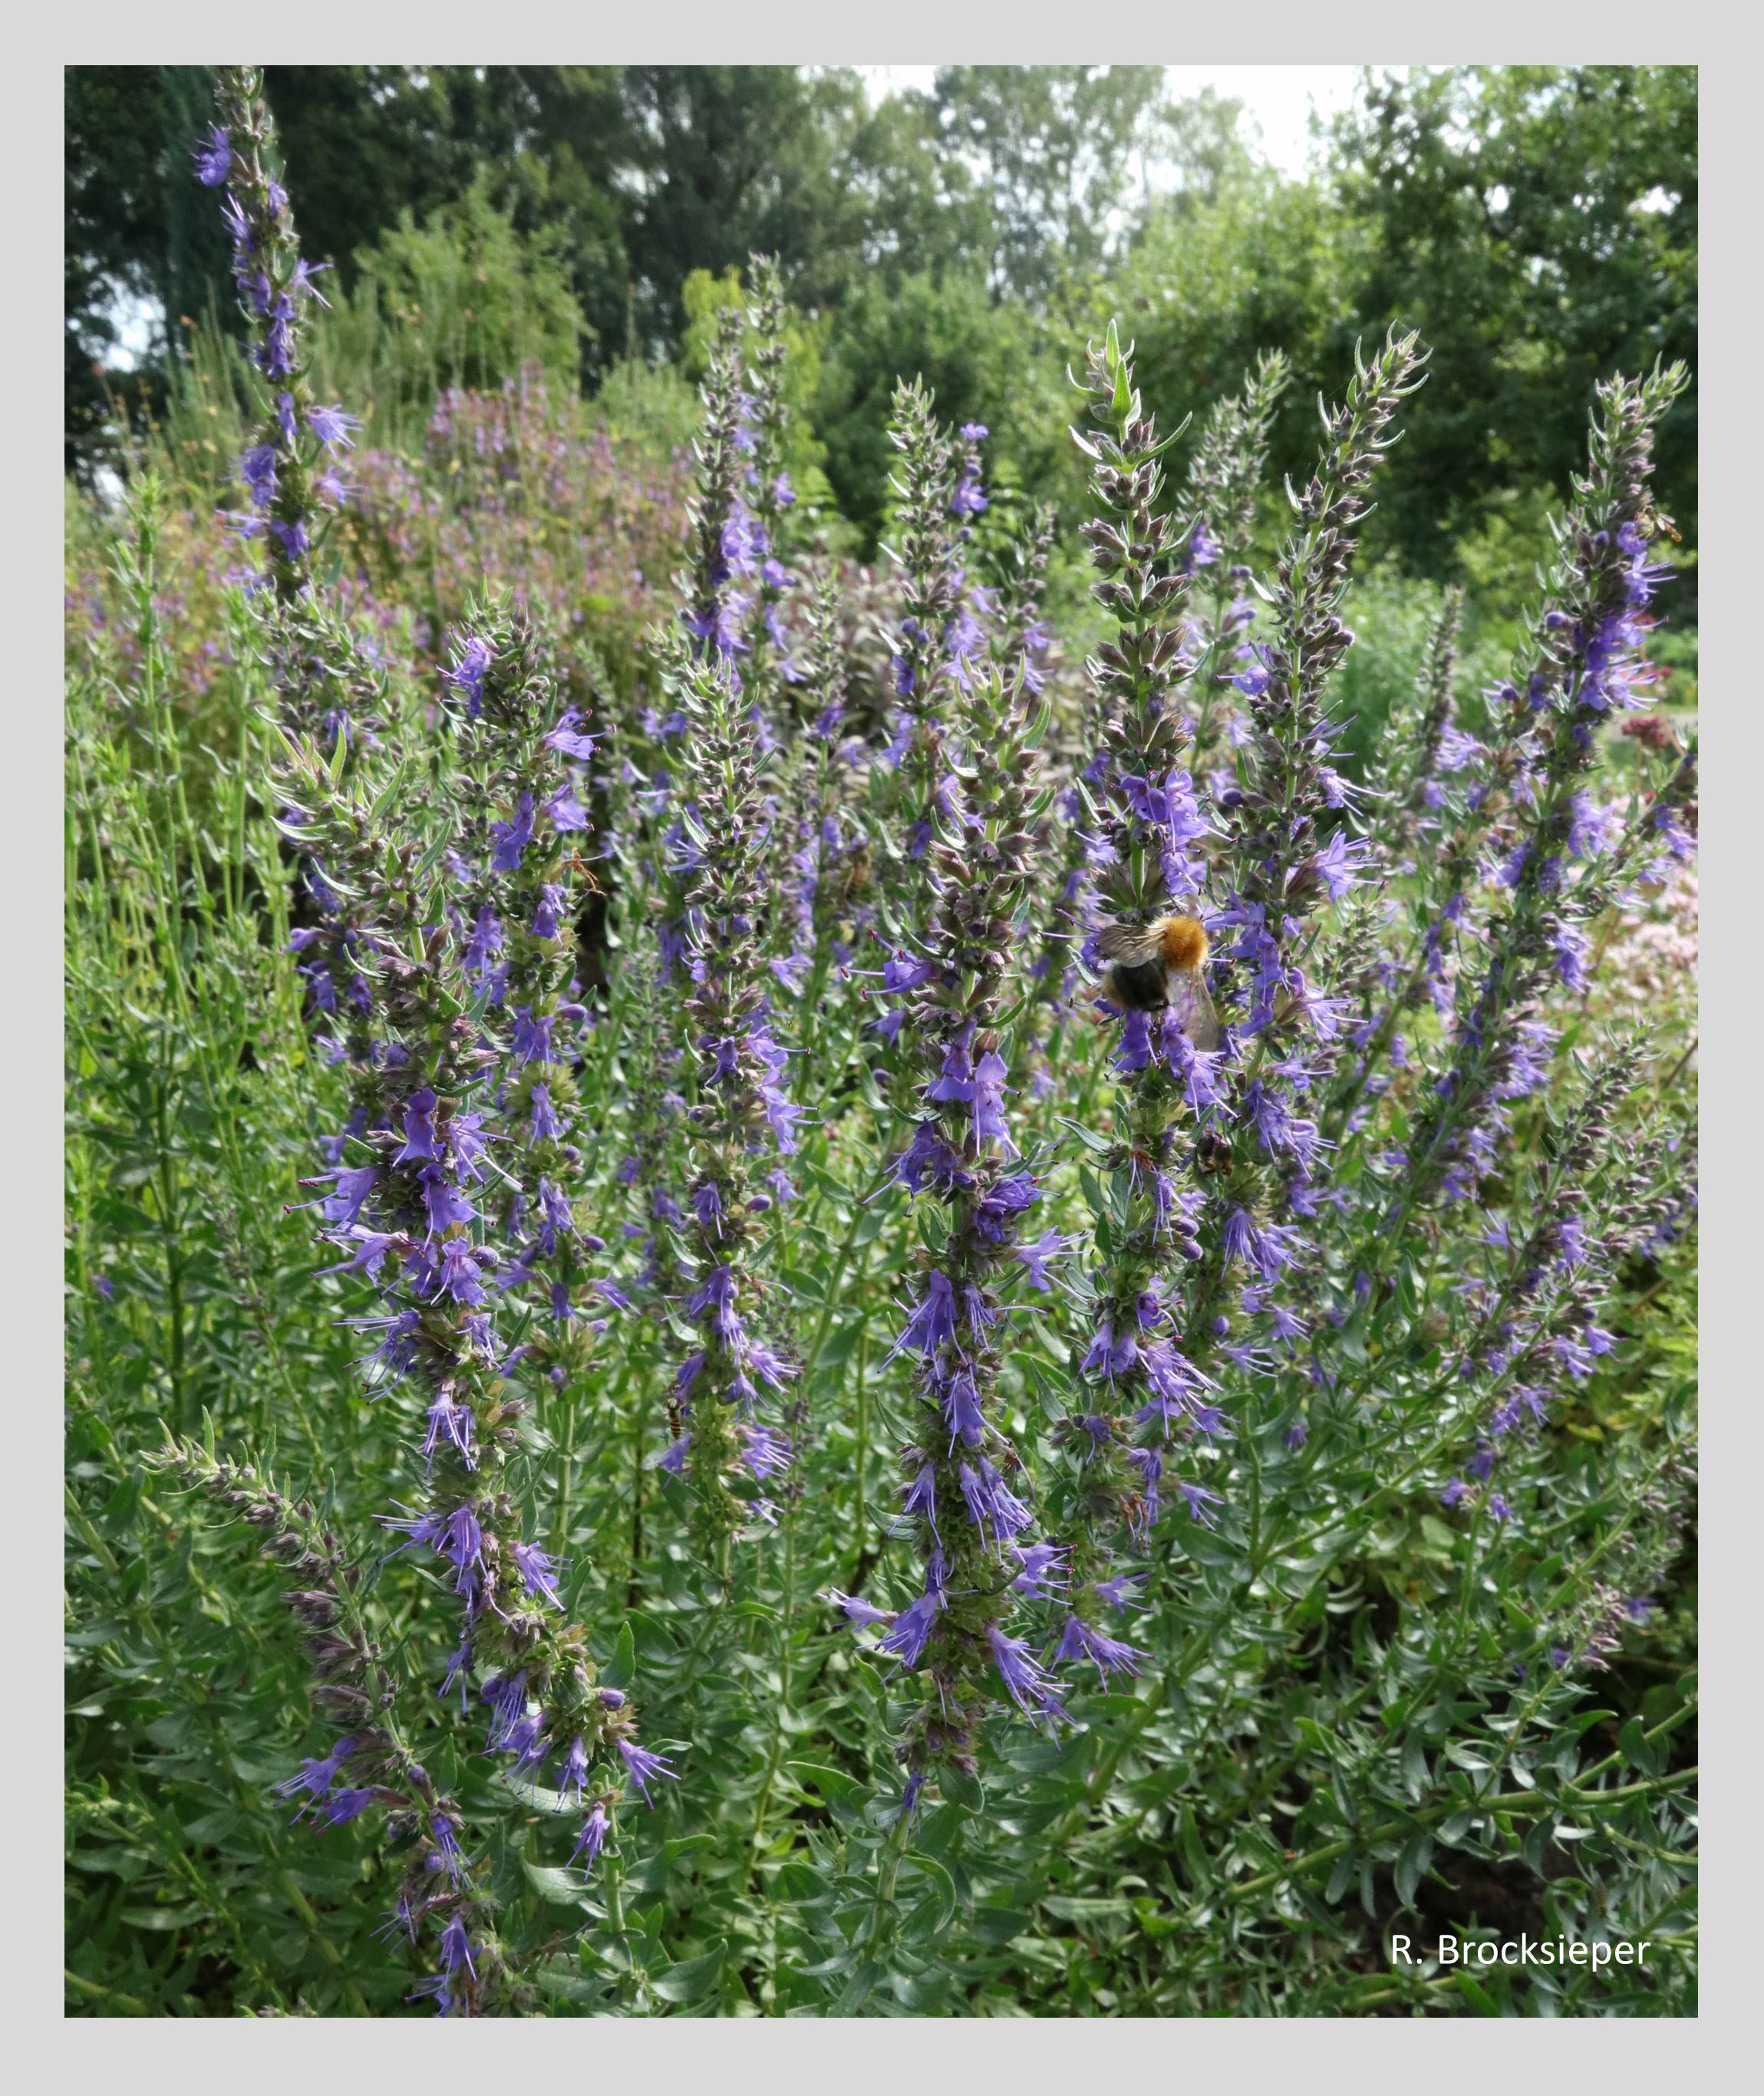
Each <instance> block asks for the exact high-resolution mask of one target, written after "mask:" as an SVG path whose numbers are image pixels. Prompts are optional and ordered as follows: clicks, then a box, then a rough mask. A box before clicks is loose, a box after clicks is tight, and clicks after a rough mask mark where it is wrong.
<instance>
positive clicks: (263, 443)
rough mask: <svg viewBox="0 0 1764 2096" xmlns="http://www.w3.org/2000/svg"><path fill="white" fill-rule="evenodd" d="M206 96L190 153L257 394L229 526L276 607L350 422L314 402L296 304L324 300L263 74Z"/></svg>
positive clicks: (289, 592) (331, 485) (304, 566)
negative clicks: (240, 493) (199, 142)
mask: <svg viewBox="0 0 1764 2096" xmlns="http://www.w3.org/2000/svg"><path fill="white" fill-rule="evenodd" d="M215 91H216V109H217V113H218V115H219V116H220V122H219V123H218V124H216V125H215V127H214V128H213V129H212V130H211V132H210V133H209V134H208V138H207V140H206V141H205V142H204V143H203V146H201V147H200V148H199V149H198V151H197V154H196V155H195V160H196V172H197V177H198V180H199V181H202V182H203V184H204V185H205V186H207V187H208V188H211V189H218V188H220V187H221V186H223V185H224V186H225V189H226V192H227V195H226V203H225V205H224V215H225V218H226V223H227V230H228V232H229V234H231V236H232V239H233V279H234V282H236V283H237V286H238V291H239V303H240V307H241V309H242V312H244V315H245V318H246V325H247V327H248V328H249V330H250V335H251V339H252V352H251V354H252V360H253V362H254V363H255V365H256V366H257V368H258V370H259V373H261V374H262V377H263V379H264V393H265V405H264V420H263V423H262V425H261V427H260V429H259V434H258V441H257V443H255V444H254V445H253V446H252V448H250V450H249V451H248V452H246V454H245V456H244V457H243V458H242V460H241V461H240V474H241V476H242V478H243V480H244V483H245V487H246V496H247V497H248V500H249V502H250V510H249V512H248V513H246V514H245V515H244V516H243V517H241V518H239V519H238V520H237V524H238V528H239V530H240V531H241V534H242V536H244V537H246V538H247V539H255V538H259V537H261V538H262V539H264V545H265V550H266V552H267V555H268V571H269V576H270V580H271V583H272V586H273V587H274V590H275V592H276V595H277V598H278V599H280V600H281V601H283V602H287V601H289V600H291V599H292V598H294V597H295V596H298V595H299V593H300V592H301V591H302V590H303V588H304V587H306V583H307V577H308V572H309V564H308V557H309V553H310V550H311V530H312V528H313V524H314V520H315V517H316V514H317V511H318V509H319V506H320V504H321V503H328V504H330V505H332V506H333V508H340V507H341V506H342V501H343V496H344V490H343V485H342V480H341V478H339V476H338V471H337V467H336V465H335V459H336V455H337V454H338V452H341V451H342V450H345V449H346V448H347V447H348V445H349V443H350V442H351V431H352V430H355V429H356V428H357V427H359V424H358V423H357V421H356V420H355V417H353V416H352V415H346V414H345V413H343V412H342V409H341V408H338V407H335V406H331V407H326V406H324V405H322V404H320V403H319V402H318V401H317V400H316V399H315V397H314V395H313V391H312V386H311V378H310V377H309V375H308V373H307V366H306V356H305V344H304V332H305V330H304V321H305V314H306V305H307V300H308V299H318V300H319V303H320V305H323V304H324V299H323V298H322V297H320V295H319V293H318V291H317V290H316V289H315V288H314V286H313V282H312V277H313V275H314V273H315V272H314V270H313V269H312V267H311V265H310V264H307V263H306V262H304V261H303V260H301V256H300V250H299V245H298V242H297V241H296V239H295V238H294V217H293V214H292V213H291V212H290V209H289V205H288V193H287V191H286V190H285V189H283V187H282V186H281V182H280V181H278V180H277V176H276V173H275V172H274V170H275V167H276V141H275V128H274V125H273V124H272V122H271V120H270V115H269V111H268V107H266V106H265V104H264V99H263V75H262V73H261V72H260V70H259V68H257V67H255V66H222V67H221V68H219V71H218V72H217V75H216V90H215Z"/></svg>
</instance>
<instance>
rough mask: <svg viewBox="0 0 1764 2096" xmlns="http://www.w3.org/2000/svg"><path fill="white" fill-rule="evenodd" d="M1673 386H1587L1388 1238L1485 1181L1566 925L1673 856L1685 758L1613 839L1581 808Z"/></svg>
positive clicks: (1651, 522)
mask: <svg viewBox="0 0 1764 2096" xmlns="http://www.w3.org/2000/svg"><path fill="white" fill-rule="evenodd" d="M1686 383H1687V378H1686V374H1685V372H1684V370H1683V366H1682V365H1673V366H1671V367H1670V369H1667V370H1664V371H1662V370H1661V369H1658V368H1656V369H1655V371H1654V372H1653V374H1652V375H1651V376H1650V377H1649V378H1647V379H1645V380H1643V381H1641V382H1639V383H1638V382H1634V381H1631V380H1628V379H1617V380H1614V381H1612V382H1609V384H1606V385H1604V386H1601V387H1600V389H1599V407H1598V411H1597V413H1596V417H1595V419H1594V423H1593V429H1592V451H1591V458H1590V461H1589V466H1588V473H1587V474H1586V475H1585V476H1584V477H1583V478H1577V479H1576V482H1575V497H1576V499H1575V504H1574V505H1573V507H1572V508H1571V509H1570V511H1569V513H1568V516H1567V518H1566V522H1564V523H1563V525H1562V526H1561V528H1560V541H1561V553H1560V555H1559V557H1558V559H1557V564H1556V567H1555V570H1554V573H1553V576H1552V579H1551V580H1552V586H1553V591H1552V593H1553V602H1552V603H1551V605H1550V606H1549V608H1548V609H1547V610H1546V611H1545V612H1544V615H1543V618H1542V619H1541V620H1540V625H1539V629H1538V632H1537V636H1536V654H1535V662H1534V666H1533V668H1532V670H1531V673H1530V675H1529V676H1528V677H1527V679H1526V680H1525V690H1524V692H1523V694H1521V692H1519V690H1518V688H1517V687H1516V686H1515V685H1513V684H1509V685H1506V686H1505V687H1503V688H1502V689H1501V691H1500V693H1499V694H1498V695H1497V697H1498V699H1499V701H1500V704H1501V705H1503V707H1504V709H1505V712H1506V714H1507V717H1508V718H1509V720H1510V721H1512V722H1514V723H1515V725H1514V731H1513V732H1512V734H1511V736H1509V741H1510V743H1511V744H1512V745H1514V748H1513V749H1512V750H1511V752H1510V754H1511V757H1512V759H1513V762H1512V764H1511V766H1510V768H1509V771H1508V775H1509V776H1510V778H1511V780H1512V792H1513V794H1514V803H1515V809H1516V813H1517V814H1518V819H1517V820H1516V821H1514V823H1512V824H1511V825H1510V826H1509V827H1507V829H1506V830H1505V833H1504V834H1503V836H1501V838H1500V844H1501V845H1502V847H1503V849H1504V856H1503V857H1502V858H1501V859H1500V865H1499V871H1498V875H1497V879H1498V881H1499V884H1500V886H1501V887H1503V888H1505V889H1509V890H1510V892H1511V897H1512V899H1511V902H1510V903H1509V905H1508V906H1507V907H1506V909H1505V911H1504V912H1503V913H1501V914H1500V915H1498V916H1497V917H1496V919H1495V921H1494V922H1493V923H1492V924H1491V925H1490V927H1489V931H1488V945H1489V957H1488V960H1487V965H1486V967H1485V968H1484V970H1483V973H1482V976H1481V977H1480V980H1479V981H1478V982H1477V984H1476V985H1475V988H1474V993H1472V994H1470V995H1469V996H1466V997H1461V999H1460V1010H1459V1012H1458V1015H1457V1025H1456V1029H1455V1040H1454V1043H1453V1050H1452V1054H1451V1057H1450V1059H1449V1061H1448V1063H1447V1066H1446V1068H1444V1070H1442V1071H1441V1072H1440V1073H1439V1075H1438V1076H1437V1078H1436V1080H1435V1083H1434V1085H1433V1087H1432V1089H1431V1094H1430V1095H1429V1097H1428V1098H1427V1101H1426V1104H1425V1106H1424V1107H1423V1108H1422V1111H1421V1113H1420V1114H1419V1115H1418V1119H1417V1124H1416V1126H1415V1127H1414V1129H1413V1131H1412V1133H1411V1136H1410V1139H1409V1146H1408V1157H1407V1172H1406V1174H1405V1183H1404V1185H1403V1186H1402V1188H1401V1190H1400V1193H1399V1196H1398V1199H1397V1200H1396V1203H1394V1204H1393V1207H1392V1212H1391V1217H1390V1227H1391V1230H1392V1234H1395V1233H1396V1231H1398V1230H1399V1229H1400V1226H1401V1223H1402V1221H1403V1220H1404V1218H1405V1216H1407V1214H1408V1213H1409V1210H1410V1209H1411V1208H1412V1207H1413V1206H1414V1205H1415V1204H1416V1203H1420V1202H1425V1201H1428V1200H1431V1199H1435V1198H1437V1197H1440V1196H1444V1198H1446V1199H1452V1198H1461V1197H1462V1196H1463V1195H1465V1194H1468V1193H1470V1191H1472V1190H1474V1185H1475V1182H1476V1180H1477V1178H1478V1177H1479V1176H1480V1174H1481V1173H1482V1172H1484V1171H1485V1170H1486V1169H1487V1168H1488V1166H1489V1164H1490V1163H1491V1162H1492V1157H1493V1154H1494V1149H1495V1146H1496V1144H1497V1143H1498V1141H1499V1139H1500V1135H1501V1133H1503V1131H1504V1129H1505V1124H1506V1106H1507V1103H1508V1102H1509V1101H1510V1100H1512V1099H1514V1098H1519V1097H1522V1096H1523V1095H1524V1094H1526V1093H1527V1091H1530V1090H1531V1089H1534V1088H1535V1084H1536V1082H1537V1081H1538V1077H1539V1076H1540V1073H1541V1070H1542V1068H1543V1065H1542V1063H1541V1061H1540V1056H1541V1054H1542V1051H1543V1049H1544V1046H1545V1041H1544V1036H1543V1035H1542V1033H1540V1031H1539V1028H1538V1026H1537V1022H1536V1021H1535V1020H1534V1019H1533V1017H1532V1013H1533V1011H1534V1010H1535V1006H1536V1002H1537V1000H1538V998H1539V997H1540V994H1541V993H1542V991H1543V990H1544V987H1545V986H1546V985H1547V984H1548V981H1549V980H1550V979H1551V977H1552V976H1556V977H1558V978H1559V979H1560V980H1562V981H1564V982H1566V984H1567V985H1569V987H1570V989H1572V988H1577V987H1580V986H1582V985H1583V984H1584V981H1585V963H1586V957H1587V951H1588V949H1587V941H1586V937H1585V934H1584V932H1583V929H1582V927H1583V925H1584V924H1586V923H1587V922H1588V921H1589V920H1590V919H1592V918H1593V917H1594V916H1596V915H1598V914H1599V912H1600V911H1601V910H1604V909H1605V907H1606V906H1608V905H1609V902H1611V900H1612V899H1613V897H1614V895H1615V894H1616V893H1618V890H1619V889H1621V888H1622V886H1623V884H1625V882H1626V881H1627V880H1628V879H1629V878H1631V877H1632V876H1634V875H1635V874H1636V872H1637V871H1639V870H1640V868H1641V867H1643V866H1644V864H1651V863H1653V861H1654V859H1655V858H1657V856H1659V855H1661V854H1670V855H1671V856H1675V857H1682V856H1683V855H1685V854H1688V849H1689V844H1688V838H1687V836H1685V833H1684V831H1683V827H1682V825H1681V823H1680V822H1679V811H1680V810H1683V807H1684V806H1686V804H1687V803H1688V801H1689V799H1690V797H1691V795H1692V791H1693V788H1694V781H1695V758H1694V754H1692V755H1691V756H1688V757H1687V758H1685V759H1684V760H1683V762H1681V763H1680V764H1679V766H1678V767H1677V770H1676V771H1675V773H1674V775H1673V776H1672V778H1671V779H1670V780H1669V781H1668V783H1667V784H1666V786H1664V787H1663V788H1662V790H1661V792H1660V793H1659V794H1658V795H1657V797H1656V799H1655V801H1654V803H1653V806H1652V807H1651V808H1650V809H1649V810H1648V811H1647V812H1646V813H1645V814H1644V815H1643V816H1642V817H1641V818H1640V819H1639V820H1638V821H1636V822H1635V823H1631V825H1629V827H1628V828H1627V832H1625V829H1624V825H1623V823H1622V817H1621V814H1620V813H1619V812H1618V810H1614V809H1609V808H1601V807H1599V806H1596V804H1595V803H1594V802H1593V801H1592V798H1591V797H1590V796H1589V795H1588V793H1587V792H1586V791H1585V789H1584V786H1583V779H1584V777H1585V775H1586V773H1587V771H1588V768H1589V767H1590V766H1591V764H1592V761H1593V758H1594V755H1595V753H1596V734H1597V731H1598V730H1599V729H1600V728H1601V727H1602V726H1603V725H1604V724H1605V723H1606V721H1607V720H1608V719H1609V717H1610V716H1611V715H1612V714H1614V713H1618V712H1621V711H1622V710H1624V709H1626V708H1627V707H1630V706H1633V705H1641V704H1644V703H1645V692H1646V688H1647V684H1648V681H1649V670H1648V668H1647V665H1646V662H1645V659H1644V657H1643V655H1642V653H1641V652H1640V651H1641V647H1642V643H1643V639H1644V635H1645V632H1646V631H1647V628H1648V627H1649V624H1650V623H1651V621H1650V620H1649V618H1648V617H1647V616H1646V607H1647V605H1648V604H1649V600H1650V599H1651V597H1652V596H1653V589H1654V587H1655V585H1656V583H1657V581H1658V579H1659V577H1660V575H1661V574H1662V572H1663V570H1662V569H1660V568H1659V567H1657V566H1656V565H1653V564H1652V563H1651V562H1650V561H1649V548H1650V544H1651V543H1652V537H1653V531H1654V530H1655V528H1656V526H1657V522H1658V520H1657V517H1656V515H1655V513H1654V511H1653V506H1652V500H1651V496H1650V494H1649V474H1650V471H1651V468H1652V461H1653V430H1654V428H1655V426H1656V425H1657V422H1658V421H1660V419H1661V417H1662V416H1663V415H1664V414H1665V413H1666V410H1667V409H1668V408H1670V405H1671V404H1672V402H1673V400H1675V398H1676V397H1677V395H1678V394H1679V392H1680V391H1682V390H1683V386H1685V384H1686ZM1601 858H1603V859H1605V864H1604V865H1603V866H1601V865H1599V864H1597V863H1596V862H1598V861H1600V860H1601Z"/></svg>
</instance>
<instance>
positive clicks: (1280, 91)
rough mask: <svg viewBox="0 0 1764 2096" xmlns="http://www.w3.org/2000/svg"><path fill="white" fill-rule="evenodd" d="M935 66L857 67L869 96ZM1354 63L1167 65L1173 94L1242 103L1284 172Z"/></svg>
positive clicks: (910, 83)
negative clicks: (1211, 94) (1205, 91)
mask: <svg viewBox="0 0 1764 2096" xmlns="http://www.w3.org/2000/svg"><path fill="white" fill-rule="evenodd" d="M936 70H937V68H936V67H935V66H860V67H859V68H858V71H859V72H860V73H862V74H863V76H864V81H865V86H866V88H867V89H868V90H869V95H870V98H871V99H872V101H874V102H879V101H880V100H881V99H882V97H883V96H884V95H885V94H887V93H888V91H889V90H890V89H891V88H908V87H919V88H929V87H930V85H931V80H932V76H933V75H934V73H935V72H936ZM1359 72H1360V69H1359V68H1358V67H1357V66H1297V65H1227V66H1165V68H1164V74H1165V79H1166V80H1167V81H1169V91H1170V94H1171V95H1172V96H1173V97H1174V98H1177V99H1178V100H1185V99H1187V97H1189V96H1190V95H1194V94H1199V93H1200V90H1201V89H1202V88H1204V87H1210V88H1212V89H1213V90H1214V91H1215V92H1216V93H1217V94H1220V95H1222V96H1230V97H1233V98H1235V99H1236V100H1237V101H1239V102H1241V103H1243V104H1244V116H1245V118H1246V120H1249V121H1252V122H1253V124H1255V126H1256V127H1257V129H1258V130H1259V131H1260V132H1261V149H1262V151H1263V152H1264V153H1265V155H1267V157H1268V159H1270V160H1271V161H1272V162H1273V164H1274V166H1275V167H1277V168H1279V169H1280V170H1281V171H1282V172H1283V173H1285V174H1289V175H1300V174H1303V173H1304V169H1305V168H1306V166H1307V164H1308V163H1309V156H1310V151H1311V141H1310V132H1309V120H1310V115H1311V111H1313V108H1314V109H1315V111H1316V112H1317V114H1318V116H1320V117H1322V118H1323V119H1324V120H1327V119H1328V118H1329V117H1331V116H1334V115H1335V112H1336V111H1338V110H1340V109H1345V108H1346V107H1347V106H1348V103H1350V102H1351V101H1352V98H1353V86H1354V82H1355V81H1356V80H1357V78H1358V77H1359Z"/></svg>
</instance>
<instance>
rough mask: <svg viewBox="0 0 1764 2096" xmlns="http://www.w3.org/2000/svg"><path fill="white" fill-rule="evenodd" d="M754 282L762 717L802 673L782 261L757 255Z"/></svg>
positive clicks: (740, 437)
mask: <svg viewBox="0 0 1764 2096" xmlns="http://www.w3.org/2000/svg"><path fill="white" fill-rule="evenodd" d="M749 274H750V277H751V281H752V283H753V287H754V295H753V298H752V300H751V303H750V304H749V306H748V308H747V322H748V332H749V339H750V341H751V345H752V346H751V350H750V352H749V354H748V359H747V391H746V393H745V395H743V398H742V401H741V406H742V409H743V413H742V419H741V423H740V426H739V427H738V432H737V441H738V443H740V444H741V445H742V446H743V448H744V449H745V450H746V452H747V474H746V482H747V499H746V504H745V507H746V517H747V540H748V544H747V557H748V558H749V559H750V560H751V561H752V563H753V564H754V567H753V574H754V583H755V587H754V592H753V600H752V605H751V609H750V611H749V614H748V621H747V650H748V657H749V662H750V668H749V670H748V674H747V684H748V688H749V696H750V697H751V699H752V701H753V702H754V704H755V705H757V706H759V707H760V708H761V710H762V711H764V710H768V709H769V708H771V707H772V706H773V704H774V703H775V701H776V697H777V692H776V686H777V684H778V683H780V682H782V683H785V684H794V683H797V682H798V681H799V678H800V675H801V672H800V670H799V668H798V666H797V665H796V663H795V662H794V661H793V660H792V658H791V648H790V635H788V633H787V632H786V631H785V627H784V621H783V612H782V605H783V600H784V596H785V592H786V591H787V590H788V589H789V588H790V587H791V579H792V578H791V575H790V574H789V573H788V572H787V570H786V569H785V567H784V565H783V562H782V557H781V556H782V547H783V538H782V531H783V522H784V518H785V516H786V513H788V512H789V511H790V510H791V509H792V508H793V507H794V506H795V501H796V491H795V488H794V487H792V486H791V477H790V475H789V474H787V473H786V471H785V469H784V443H785V436H786V430H787V429H788V427H789V423H790V411H789V409H788V408H787V406H786V403H785V399H784V364H785V359H786V349H785V346H784V315H785V305H784V286H783V282H782V277H780V275H779V273H778V266H777V258H776V257H775V256H769V255H755V256H753V258H752V260H751V266H750V270H749Z"/></svg>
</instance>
